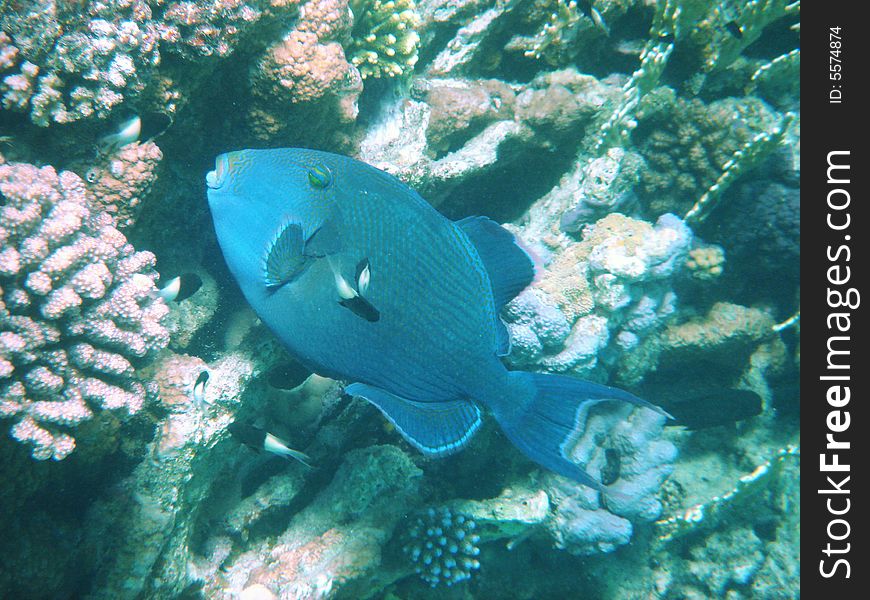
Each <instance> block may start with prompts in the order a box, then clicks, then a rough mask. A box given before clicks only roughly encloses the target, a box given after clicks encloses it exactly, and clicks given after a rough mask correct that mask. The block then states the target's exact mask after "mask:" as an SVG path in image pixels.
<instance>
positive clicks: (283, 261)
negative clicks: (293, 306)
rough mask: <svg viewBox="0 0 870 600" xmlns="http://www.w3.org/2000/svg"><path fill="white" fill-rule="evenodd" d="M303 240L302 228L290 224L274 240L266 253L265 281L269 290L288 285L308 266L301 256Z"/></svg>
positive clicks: (304, 258) (307, 262)
mask: <svg viewBox="0 0 870 600" xmlns="http://www.w3.org/2000/svg"><path fill="white" fill-rule="evenodd" d="M303 245H304V238H303V236H302V226H301V225H299V224H298V223H290V224H289V225H287V226H286V227H284V229H282V230H281V233H279V234H278V236H277V237H276V238H275V240H274V241H273V242H272V244H271V245H270V246H269V251H268V252H267V253H266V264H265V280H266V285H267V286H268V287H270V288H277V287H281V286H282V285H285V284H287V283H290V282H291V281H293V280H294V279H296V278H297V277H299V275H301V274H302V273H303V272H304V271H305V269H306V268H308V266H309V264H310V259H309V258H307V257H306V256H304V255H303V254H302V248H303Z"/></svg>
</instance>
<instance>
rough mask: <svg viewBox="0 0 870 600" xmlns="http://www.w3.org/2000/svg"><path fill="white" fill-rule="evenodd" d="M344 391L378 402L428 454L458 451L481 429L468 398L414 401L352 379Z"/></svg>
mask: <svg viewBox="0 0 870 600" xmlns="http://www.w3.org/2000/svg"><path fill="white" fill-rule="evenodd" d="M345 392H347V393H348V394H350V395H351V396H361V397H363V398H365V399H366V400H368V401H369V402H371V403H372V404H374V405H375V406H377V407H378V409H379V410H380V411H381V412H382V413H383V414H384V416H385V417H387V419H389V420H390V422H391V423H392V424H393V425H395V426H396V429H398V430H399V432H400V433H401V434H402V436H404V438H405V439H406V440H408V442H409V443H410V444H411V445H412V446H414V447H415V448H417V449H418V450H420V451H421V452H422V453H423V454H425V455H427V456H448V455H450V454H453V453H454V452H458V451H459V450H461V449H462V448H464V447H465V446H466V445H467V444H468V442H469V441H470V440H471V438H472V436H473V435H474V434H475V433H476V432H477V430H478V429H480V424H481V419H480V409H479V408H477V406H475V405H474V404H472V403H471V402H468V401H467V400H447V401H445V402H416V401H414V400H407V399H405V398H401V397H399V396H396V395H394V394H391V393H389V392H387V391H384V390H382V389H380V388H376V387H374V386H371V385H367V384H364V383H352V384H351V385H349V386H347V388H346V389H345Z"/></svg>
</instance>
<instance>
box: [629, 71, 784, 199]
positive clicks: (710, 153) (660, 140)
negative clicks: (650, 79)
mask: <svg viewBox="0 0 870 600" xmlns="http://www.w3.org/2000/svg"><path fill="white" fill-rule="evenodd" d="M675 115H679V116H678V117H675ZM771 120H772V116H771V114H770V111H769V109H768V108H767V107H766V106H765V105H764V104H763V103H762V102H760V101H759V100H757V99H753V98H747V99H742V100H739V101H735V100H733V99H725V100H717V101H715V102H712V103H710V104H706V105H705V104H704V103H703V102H702V101H700V100H697V99H693V100H685V99H683V98H680V97H677V96H675V95H674V92H673V91H672V90H669V89H667V88H660V89H658V90H656V91H655V92H654V93H651V94H649V95H648V96H646V97H645V99H644V101H643V102H642V104H641V106H640V107H639V109H638V126H637V129H635V131H634V132H633V134H632V137H633V139H634V140H635V142H636V143H637V145H638V150H639V152H640V154H641V155H642V156H643V157H644V159H646V162H647V165H648V169H646V170H645V171H644V172H643V175H642V177H641V184H640V187H639V192H640V199H641V202H642V203H643V204H644V206H645V207H646V209H647V210H648V211H649V212H650V213H651V214H654V215H657V214H660V213H662V212H674V213H676V214H680V215H683V214H685V213H686V212H687V211H688V210H689V208H691V206H692V205H693V203H694V202H695V201H696V200H697V199H699V198H700V197H701V196H702V195H703V194H704V192H706V191H707V190H708V189H709V188H710V187H711V186H713V184H714V183H715V182H716V180H717V179H718V178H719V177H720V175H721V174H722V172H723V170H724V167H725V165H726V163H727V162H728V161H729V160H730V159H731V158H732V156H733V155H734V154H735V153H736V152H737V151H738V150H739V149H740V148H741V147H743V146H744V145H745V144H747V143H749V141H750V140H751V139H752V138H753V137H754V135H755V134H756V133H762V132H764V131H766V130H767V124H768V123H770V122H771Z"/></svg>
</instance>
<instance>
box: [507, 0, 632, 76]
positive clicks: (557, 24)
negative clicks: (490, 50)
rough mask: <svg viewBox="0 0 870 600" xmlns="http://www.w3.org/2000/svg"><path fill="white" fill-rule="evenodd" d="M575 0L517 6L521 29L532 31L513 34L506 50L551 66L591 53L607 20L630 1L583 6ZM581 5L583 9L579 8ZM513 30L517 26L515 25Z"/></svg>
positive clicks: (537, 0) (602, 1)
mask: <svg viewBox="0 0 870 600" xmlns="http://www.w3.org/2000/svg"><path fill="white" fill-rule="evenodd" d="M583 4H584V3H582V2H577V1H576V0H530V1H527V2H523V3H521V4H520V5H519V6H518V10H517V12H518V13H519V15H518V16H519V18H520V23H521V24H522V25H521V28H522V29H527V28H529V27H532V28H534V33H532V34H531V35H528V34H518V35H514V36H513V37H512V38H511V39H510V41H509V42H508V44H507V46H506V47H505V50H507V51H508V52H522V53H523V55H524V56H526V57H528V58H534V59H540V60H544V61H545V62H547V63H549V64H551V65H565V64H569V63H571V62H573V61H574V60H576V59H577V57H578V56H580V57H583V56H584V55H585V56H587V57H588V56H589V55H590V54H593V55H594V52H595V49H596V46H595V44H596V42H600V40H601V39H602V38H606V37H607V36H608V35H609V34H610V31H609V28H608V26H607V23H612V22H613V21H615V20H617V19H619V18H620V17H622V16H623V15H624V14H625V13H626V11H627V10H628V9H629V8H631V5H632V4H634V1H633V0H598V1H597V2H595V3H594V6H593V3H589V4H586V5H585V6H583ZM581 6H582V8H581ZM515 29H516V27H515Z"/></svg>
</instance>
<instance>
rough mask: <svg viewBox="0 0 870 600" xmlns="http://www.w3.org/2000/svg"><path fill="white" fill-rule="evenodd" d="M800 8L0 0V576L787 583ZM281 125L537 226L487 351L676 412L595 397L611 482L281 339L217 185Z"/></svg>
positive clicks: (270, 141) (592, 455)
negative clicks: (222, 219) (255, 299)
mask: <svg viewBox="0 0 870 600" xmlns="http://www.w3.org/2000/svg"><path fill="white" fill-rule="evenodd" d="M799 12H800V3H799V1H796V2H784V1H777V0H767V1H764V0H755V1H748V2H712V1H704V0H657V1H653V0H596V1H594V2H588V1H583V2H575V1H573V0H571V1H567V0H419V1H417V2H414V1H412V0H388V1H381V0H308V1H307V2H306V1H304V0H247V1H246V0H192V1H187V2H180V1H172V0H64V1H61V0H0V528H2V529H0V530H2V532H3V535H2V536H0V598H35V599H39V598H95V599H99V598H107V599H108V598H112V599H117V598H121V599H123V598H156V599H163V598H167V599H173V598H184V599H188V598H190V599H192V598H221V599H223V598H242V599H245V600H254V599H257V600H266V599H275V598H280V599H296V598H305V599H309V598H311V599H313V598H360V599H361V598H384V599H391V600H393V599H410V598H423V599H426V598H457V599H458V598H524V599H525V598H529V599H530V598H584V599H586V598H591V599H602V600H605V599H628V598H631V599H636V598H674V599H683V598H685V599H699V598H728V599H732V600H736V599H739V598H772V599H789V598H798V597H799V595H800V594H799V583H800V560H799V549H798V548H799V541H800V496H799V466H800V450H799V443H800V435H799V427H798V425H799V384H798V375H799V365H800V320H799V316H800V310H799V302H800V280H799V271H798V266H799V258H800V250H799V242H800V215H799V211H800V193H799V175H800V77H799V70H800V50H799V46H800V24H799V17H800V15H799ZM280 147H306V148H314V149H319V150H327V151H330V152H336V153H340V154H345V155H349V156H352V157H354V158H356V159H359V160H361V161H364V162H367V163H369V164H371V165H374V166H376V167H378V168H380V169H383V170H385V171H387V172H389V173H391V174H393V175H395V176H397V177H398V178H399V179H401V180H402V181H404V182H405V183H407V184H408V185H409V186H411V187H412V188H414V189H416V190H417V191H418V192H419V193H420V194H421V195H422V196H423V198H425V199H426V200H427V201H428V202H429V203H431V204H432V205H433V206H434V207H436V208H437V209H438V210H439V211H440V212H441V213H442V214H444V215H445V216H447V217H448V218H450V219H461V218H464V217H467V216H470V215H486V216H488V217H490V218H492V219H494V220H496V221H498V222H499V223H502V224H504V226H505V227H506V228H507V229H509V230H510V231H511V232H512V233H514V234H515V235H516V236H517V237H518V238H519V239H520V240H521V241H522V243H523V244H524V246H525V247H527V248H528V249H529V251H530V252H531V253H532V254H534V256H535V257H536V259H537V261H538V263H539V264H538V266H539V273H538V276H537V278H536V279H535V281H534V283H532V285H531V286H529V288H527V289H526V290H525V291H523V292H522V293H521V294H520V295H519V296H518V297H517V298H515V299H514V300H513V301H511V302H510V303H509V304H508V305H507V306H506V307H505V309H504V310H503V311H502V315H501V316H502V318H503V320H504V321H505V323H506V324H507V327H508V330H509V332H510V337H511V342H512V350H511V353H510V355H509V356H507V357H506V358H505V362H506V364H507V365H508V366H509V367H510V368H514V369H523V370H527V371H537V372H548V373H561V374H566V375H572V376H576V377H579V378H583V379H586V380H591V381H595V382H599V383H606V384H609V385H613V386H617V387H620V388H623V389H627V390H629V391H631V392H632V393H635V394H637V395H638V396H640V397H642V398H644V399H647V400H649V401H650V402H652V403H654V404H657V405H659V406H661V407H663V408H664V409H666V410H667V411H669V412H670V413H671V414H672V415H673V416H674V419H673V420H668V419H666V418H664V417H663V416H661V415H658V414H655V413H653V412H651V411H645V410H643V409H635V408H634V407H632V406H629V405H613V406H610V405H603V406H601V407H597V408H596V410H595V411H593V412H591V413H590V415H589V417H588V419H587V421H586V423H585V428H584V429H583V431H582V435H580V436H579V437H578V439H577V440H576V444H575V445H574V447H573V448H572V450H571V453H572V457H573V458H574V459H576V460H577V462H578V463H579V464H581V465H583V466H584V467H585V469H586V471H587V472H589V473H590V474H591V475H592V476H593V477H595V478H596V479H597V480H598V481H601V482H602V483H604V484H606V485H608V486H610V489H612V490H615V491H616V492H618V494H615V495H614V496H613V497H612V498H611V497H608V498H607V499H603V498H602V497H601V495H600V494H599V493H598V492H597V491H595V490H593V489H592V488H589V487H585V486H583V485H581V484H579V483H576V482H574V481H571V480H569V479H566V478H564V477H560V476H558V475H555V474H552V473H549V472H547V471H545V470H544V469H542V468H540V467H538V466H537V465H536V464H535V463H533V462H531V461H530V460H528V459H527V458H526V457H525V456H524V455H522V454H521V453H520V452H519V451H517V450H516V449H515V448H514V447H513V446H512V445H511V443H510V442H509V441H508V440H507V438H506V437H505V436H504V434H502V433H501V431H500V430H499V428H498V426H497V425H496V424H495V423H494V422H493V421H492V419H485V420H484V424H483V426H482V427H481V429H480V431H479V432H478V433H477V434H476V436H475V437H474V439H473V440H472V441H471V443H470V444H469V446H468V447H467V448H465V449H464V450H463V451H462V452H460V453H458V454H456V455H454V456H450V457H447V458H443V459H427V458H425V457H424V456H423V455H422V454H421V453H420V452H418V451H417V450H416V449H415V448H413V447H412V446H411V445H409V444H408V443H407V442H406V441H405V440H404V439H403V438H402V436H401V435H400V434H399V433H398V432H397V431H396V430H395V428H394V427H392V426H391V425H390V423H389V422H388V421H387V420H386V419H385V418H384V417H383V416H382V415H381V413H380V412H378V410H377V409H376V408H375V407H373V406H372V405H370V404H368V403H367V402H365V401H364V400H362V399H358V398H357V399H353V398H350V397H348V396H347V395H345V394H344V393H343V388H344V384H345V383H346V382H338V381H333V380H331V379H327V378H324V377H320V376H317V375H313V376H311V377H308V378H307V379H303V377H299V376H298V374H296V373H292V372H288V370H287V369H286V368H284V365H286V363H287V361H288V357H287V355H286V353H285V351H284V350H283V349H282V347H281V345H280V344H279V343H278V342H277V340H276V339H275V338H274V336H273V335H272V334H271V333H270V332H269V331H268V330H267V329H266V327H265V326H264V325H263V324H262V323H260V321H259V320H258V319H257V317H256V315H255V314H254V313H253V311H252V310H251V309H250V308H249V307H248V305H247V303H246V302H245V300H244V298H243V297H242V294H241V292H240V290H239V288H238V287H237V284H236V282H235V280H234V279H233V277H232V276H231V275H230V273H229V270H228V269H227V266H226V264H225V263H224V259H223V256H222V253H221V250H220V247H219V246H218V242H217V239H216V237H215V233H214V229H213V225H212V219H211V215H210V213H209V209H208V204H207V201H206V185H205V176H206V173H207V172H209V171H211V170H212V169H213V168H214V164H215V156H217V155H218V154H220V153H223V152H227V151H230V150H238V149H242V148H280ZM174 276H182V278H181V282H183V283H184V284H185V286H192V289H189V290H186V291H183V292H181V293H179V294H174V293H172V290H171V289H170V290H168V288H171V286H169V285H167V282H169V281H170V280H171V278H172V277H174ZM191 282H192V283H191ZM439 334H440V332H439V331H432V332H431V335H432V336H433V337H434V336H438V335H439ZM337 335H340V332H337ZM469 368H474V366H473V365H469ZM203 373H206V374H207V377H204V376H202V374H203ZM294 376H296V377H294ZM204 380H205V381H204ZM287 388H290V389H287ZM234 422H235V423H240V424H244V425H245V427H248V428H250V429H251V430H256V431H262V432H269V433H271V434H272V435H274V436H275V437H277V438H279V439H280V440H281V441H283V442H284V443H285V444H286V445H287V446H288V447H290V448H293V449H296V450H299V451H302V452H304V453H305V454H306V455H308V457H310V459H311V461H312V466H311V467H309V466H307V465H305V464H303V463H302V462H298V461H288V460H285V459H284V458H282V457H278V456H275V455H274V454H271V453H269V452H258V451H257V450H258V449H257V448H251V447H249V445H246V444H244V443H241V442H244V441H245V440H243V439H241V438H240V437H239V436H238V435H234V434H233V432H232V428H231V427H230V425H231V424H232V423H234Z"/></svg>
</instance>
